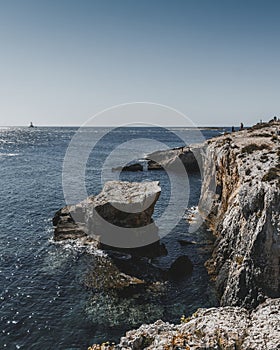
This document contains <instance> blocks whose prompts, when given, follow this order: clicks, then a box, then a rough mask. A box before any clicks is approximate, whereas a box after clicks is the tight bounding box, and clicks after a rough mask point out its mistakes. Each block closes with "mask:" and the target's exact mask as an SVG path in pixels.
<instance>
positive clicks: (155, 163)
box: [146, 145, 202, 172]
mask: <svg viewBox="0 0 280 350" xmlns="http://www.w3.org/2000/svg"><path fill="white" fill-rule="evenodd" d="M201 147H202V145H192V146H190V147H187V146H186V147H179V148H173V149H170V150H163V151H156V152H153V153H150V154H148V155H147V156H146V159H147V160H148V170H162V169H164V168H165V169H170V170H172V171H182V169H181V165H183V168H185V169H186V170H187V171H189V172H198V171H199V170H200V167H201Z"/></svg>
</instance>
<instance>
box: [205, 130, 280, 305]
mask: <svg viewBox="0 0 280 350" xmlns="http://www.w3.org/2000/svg"><path fill="white" fill-rule="evenodd" d="M279 127H280V123H275V124H273V123H272V124H270V125H269V126H266V127H264V128H262V129H261V130H260V129H249V130H243V131H240V132H236V133H233V134H231V135H225V136H221V137H218V138H215V139H212V140H210V141H208V143H209V145H208V148H207V151H206V153H205V156H204V181H203V185H202V191H201V199H200V205H199V209H200V213H201V214H202V215H203V216H204V217H205V218H206V220H207V221H208V224H209V225H210V227H211V228H212V230H213V231H214V233H215V235H216V236H217V241H216V244H215V249H214V253H213V256H212V259H211V260H210V261H209V262H208V263H207V267H208V270H209V272H210V273H212V274H213V276H214V277H215V279H216V284H217V288H218V291H219V293H220V295H221V305H238V306H245V307H249V308H251V307H255V306H256V305H258V304H259V303H260V302H262V301H263V300H264V297H265V296H268V297H279V296H280V287H279V286H280V270H279V259H280V225H279V222H280V220H279V214H280V186H279V178H280V157H279V155H280V148H279V142H278V141H277V137H276V136H275V130H276V129H277V128H279ZM267 135H271V137H268V136H267ZM273 135H274V136H273ZM268 174H272V175H270V176H268ZM211 201H212V202H211ZM209 208H210V211H207V210H208V209H209Z"/></svg>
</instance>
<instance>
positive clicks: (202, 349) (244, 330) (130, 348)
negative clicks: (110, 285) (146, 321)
mask: <svg viewBox="0 0 280 350" xmlns="http://www.w3.org/2000/svg"><path fill="white" fill-rule="evenodd" d="M279 313H280V299H268V300H267V301H266V302H265V303H263V304H262V305H260V306H259V307H258V308H257V309H256V310H254V311H252V312H249V311H247V310H246V309H244V308H241V307H230V306H227V307H219V308H210V309H198V310H197V311H196V312H195V313H194V314H193V316H192V317H190V318H189V319H185V318H182V323H181V324H179V325H174V324H169V323H167V322H163V321H161V320H159V321H157V322H155V323H154V324H150V325H142V326H141V327H140V328H138V329H137V330H132V331H129V332H127V333H126V335H125V336H124V337H122V338H121V340H120V343H119V344H118V345H110V344H108V343H107V344H106V343H104V344H102V345H93V346H92V347H89V350H120V349H122V350H140V349H147V350H152V349H159V350H160V349H171V350H172V349H174V350H175V349H189V350H213V349H221V350H263V349H268V350H276V349H279V339H280V322H279Z"/></svg>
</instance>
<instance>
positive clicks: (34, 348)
mask: <svg viewBox="0 0 280 350" xmlns="http://www.w3.org/2000/svg"><path fill="white" fill-rule="evenodd" d="M174 130H175V129H174ZM76 131H77V128H58V127H56V128H48V127H44V128H33V129H31V128H0V184H1V191H0V216H1V220H0V240H1V245H0V286H1V287H0V288H1V293H0V295H1V297H0V349H11V350H12V349H26V350H39V349H44V350H47V349H64V350H66V349H68V350H70V349H71V350H74V349H87V347H88V346H89V345H91V344H93V343H95V342H104V341H107V340H109V341H117V340H118V339H119V338H120V337H121V336H122V335H123V334H124V333H125V331H127V330H128V329H131V328H136V327H138V326H139V325H141V324H142V323H148V322H149V323H150V322H154V321H156V320H157V319H162V320H165V321H170V322H179V321H180V317H181V316H182V315H183V314H184V315H186V316H187V315H190V314H191V313H192V312H194V311H195V310H196V309H197V308H198V307H209V306H214V305H217V300H216V296H215V292H214V289H213V286H212V284H211V282H210V281H209V278H208V276H207V272H206V269H205V267H204V262H205V261H206V260H207V258H208V257H209V256H210V254H211V241H212V235H211V232H209V231H208V230H207V229H206V228H205V227H204V226H201V227H200V228H199V229H198V230H197V231H196V232H192V233H190V232H189V224H188V223H187V221H186V220H185V219H184V218H182V220H181V221H180V222H179V223H178V225H177V226H176V227H175V228H174V229H173V230H172V232H171V233H170V234H169V235H168V236H166V237H164V238H163V241H164V243H165V244H166V248H167V250H168V255H167V256H165V257H162V258H155V263H157V264H168V263H170V262H171V261H173V260H174V259H175V258H176V257H178V256H180V255H187V256H188V257H189V258H190V259H191V261H192V262H193V264H194V270H193V273H192V275H191V276H186V277H185V278H183V279H182V280H179V281H169V282H168V283H167V285H166V287H165V289H164V291H163V292H162V293H159V295H157V294H153V295H152V296H148V295H146V294H145V293H143V294H141V293H140V294H137V295H133V296H130V295H128V296H122V297H119V296H116V295H115V294H111V293H108V292H104V291H99V292H94V291H92V290H90V289H89V288H87V287H86V286H85V283H84V278H85V276H86V274H87V273H88V272H89V271H90V269H92V268H93V265H94V259H95V258H96V253H95V252H93V251H91V250H90V249H85V248H84V247H80V246H78V245H75V244H71V243H69V244H55V243H54V242H53V241H52V235H53V228H52V218H53V216H54V214H55V212H56V211H57V210H58V209H59V208H61V207H63V206H64V205H65V200H64V193H63V188H62V170H63V161H64V157H65V153H66V150H67V147H68V145H69V142H70V140H71V139H72V137H73V135H74V134H75V132H76ZM102 132H104V128H96V129H87V130H86V131H85V132H84V135H85V136H84V138H83V142H84V143H87V141H88V140H89V139H90V138H91V136H92V135H93V134H95V135H96V134H98V133H102ZM176 132H177V133H179V134H180V133H181V135H184V137H187V139H188V140H189V143H193V142H197V141H198V139H197V137H196V133H194V132H193V130H190V129H183V128H182V129H176ZM220 132H221V130H219V129H202V130H201V133H202V134H203V136H204V137H205V138H206V139H208V138H211V137H213V136H216V135H219V134H220ZM131 138H150V139H155V140H157V141H160V142H162V143H164V144H165V145H167V146H168V147H179V146H182V140H181V139H180V138H179V137H178V136H177V135H175V134H174V135H173V134H172V131H167V130H166V129H161V128H118V129H115V130H113V131H111V132H110V133H109V134H107V135H106V136H104V137H103V138H102V139H101V140H100V142H99V143H98V144H97V145H96V147H95V149H94V150H93V151H92V153H91V154H90V157H89V159H88V162H87V167H86V171H85V177H86V189H87V192H88V194H98V193H99V192H100V190H101V188H102V183H101V168H102V165H103V164H104V162H105V159H106V156H107V155H108V154H109V153H110V152H111V151H112V150H113V149H115V148H116V147H117V146H118V145H120V144H122V143H123V142H125V141H128V140H130V139H131ZM155 150H156V149H155ZM138 151H139V152H140V153H141V154H142V157H143V156H144V155H145V152H146V150H145V143H143V145H142V149H138ZM116 160H117V162H118V159H117V158H116ZM77 161H78V160H77ZM119 161H120V162H121V156H120V159H119ZM74 166H75V159H73V167H74ZM121 179H122V180H128V181H143V180H159V181H160V185H161V188H162V193H161V196H160V198H159V201H158V203H157V204H156V207H155V213H154V216H155V218H156V217H158V216H160V215H161V213H162V212H163V210H164V208H165V206H166V205H167V203H168V200H169V196H170V183H169V178H168V176H167V174H166V173H165V172H164V171H149V172H148V171H144V172H137V173H122V175H121ZM189 182H190V198H189V201H186V203H185V206H186V210H190V209H191V208H192V210H195V209H194V208H193V207H195V206H196V205H197V203H198V199H199V195H200V187H201V178H200V176H199V175H198V174H189ZM165 220H166V222H168V220H169V218H168V217H166V218H165ZM180 237H181V238H182V237H184V238H185V239H187V240H191V241H196V242H198V244H195V245H186V246H181V245H180V244H179V243H178V238H180Z"/></svg>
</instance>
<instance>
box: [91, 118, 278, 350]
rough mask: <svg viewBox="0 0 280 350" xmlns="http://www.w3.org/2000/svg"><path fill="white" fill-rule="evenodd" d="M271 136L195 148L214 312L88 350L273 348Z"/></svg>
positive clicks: (271, 130) (267, 132)
mask: <svg viewBox="0 0 280 350" xmlns="http://www.w3.org/2000/svg"><path fill="white" fill-rule="evenodd" d="M279 129H280V123H279V122H277V121H272V122H270V123H266V124H260V125H256V126H255V127H252V128H250V129H247V130H242V131H239V132H235V133H231V134H227V135H222V136H220V137H217V138H214V139H211V140H208V141H207V142H206V143H205V144H204V145H201V152H200V156H201V158H202V163H203V165H204V166H203V169H204V173H203V184H202V192H201V198H200V204H199V211H200V214H201V216H202V217H203V218H204V220H206V222H207V224H208V225H209V227H210V228H211V229H212V230H213V232H214V234H215V235H216V237H217V239H216V243H215V248H214V252H213V255H212V258H211V259H210V260H209V261H208V262H207V264H206V266H207V268H208V271H209V273H210V274H211V275H212V278H213V279H214V280H215V282H216V286H217V290H218V292H219V294H220V297H221V307H220V308H211V309H199V310H198V311H197V312H196V313H195V314H194V315H193V316H192V317H191V318H190V319H185V318H183V319H182V323H181V324H180V325H172V324H168V323H164V322H162V321H157V322H156V323H155V324H152V325H143V326H141V327H140V328H139V329H138V330H135V331H129V332H127V334H126V336H125V337H123V338H122V339H121V341H120V344H119V345H110V344H102V345H93V346H92V347H90V348H89V349H110V350H111V349H242V350H243V349H244V350H245V349H252V350H253V349H254V350H258V349H260V350H261V349H269V350H276V349H279V346H280V345H279V344H280V341H279V339H280V299H279V297H280V288H279V286H280V282H279V281H280V273H279V269H280V267H279V259H280V226H279V214H280V144H279V136H278V135H279ZM181 152H183V153H184V149H182V150H181ZM188 152H189V150H188ZM177 156H178V155H175V157H177ZM168 157H169V156H168V155H167V156H166V158H165V159H164V162H165V164H169V160H168ZM171 158H172V157H171ZM158 163H159V164H160V160H159V161H158ZM171 163H172V160H171ZM213 184H214V185H213ZM271 298H273V299H271Z"/></svg>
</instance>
